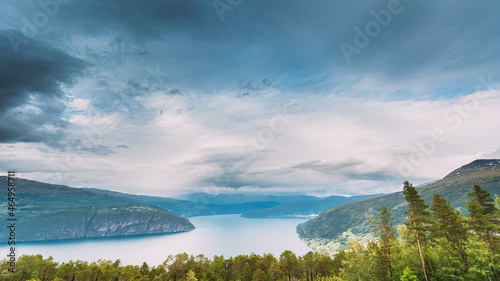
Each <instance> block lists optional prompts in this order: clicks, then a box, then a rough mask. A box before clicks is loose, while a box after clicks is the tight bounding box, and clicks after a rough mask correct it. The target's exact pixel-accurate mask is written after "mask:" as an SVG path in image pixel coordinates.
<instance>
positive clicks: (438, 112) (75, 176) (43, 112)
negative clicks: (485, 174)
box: [0, 0, 500, 196]
mask: <svg viewBox="0 0 500 281" xmlns="http://www.w3.org/2000/svg"><path fill="white" fill-rule="evenodd" d="M499 9H500V2H498V1H494V0H477V1H451V0H443V1H410V0H401V1H397V0H384V1H373V0H351V1H337V0H310V1H288V0H272V1H264V0H251V1H250V0H216V1H213V0H164V1H160V0H156V1H132V0H114V1H113V0H109V1H108V0H58V1H56V0H41V1H25V0H5V1H1V2H0V156H1V157H0V169H1V170H2V171H4V173H6V172H7V170H8V169H14V170H16V171H17V174H18V176H20V177H23V178H28V179H34V180H39V181H45V182H50V183H58V184H66V185H70V186H76V187H96V188H107V189H113V190H120V191H124V192H132V193H141V194H152V195H163V196H166V195H172V194H179V193H188V192H210V193H218V192H235V191H236V192H266V193H276V192H287V193H294V192H295V193H298V192H300V193H307V194H318V195H327V194H348V195H355V194H368V193H381V192H393V191H399V190H401V188H402V182H403V181H404V180H410V181H412V182H413V183H415V184H420V183H424V182H427V181H431V180H436V179H440V178H442V177H443V176H445V175H446V174H448V173H449V172H451V171H452V170H454V169H455V168H458V167H460V166H462V165H464V164H467V163H469V162H471V161H473V160H474V159H478V158H500V122H499V121H498V120H499V117H500V111H499V108H500V91H499V90H497V89H500V83H499V82H500V73H499V70H500V69H499V67H498V66H499V65H500V55H499V54H500V52H499V50H500V33H499V32H498V30H499V28H500V17H498V11H499Z"/></svg>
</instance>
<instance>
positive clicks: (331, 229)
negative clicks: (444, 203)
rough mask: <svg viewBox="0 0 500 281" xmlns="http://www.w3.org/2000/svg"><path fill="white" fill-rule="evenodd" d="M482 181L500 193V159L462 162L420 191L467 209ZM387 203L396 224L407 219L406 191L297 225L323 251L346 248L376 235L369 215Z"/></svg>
mask: <svg viewBox="0 0 500 281" xmlns="http://www.w3.org/2000/svg"><path fill="white" fill-rule="evenodd" d="M474 184H479V185H481V186H482V187H483V188H485V189H486V190H488V191H489V192H490V193H491V194H492V195H493V196H495V194H497V195H498V194H500V160H497V159H480V160H476V161H473V162H471V163H469V164H467V165H465V166H462V167H460V168H458V169H456V170H454V171H453V172H451V173H450V174H448V175H447V176H445V177H444V178H443V179H441V180H438V181H436V182H433V183H431V184H428V185H425V186H422V187H418V188H417V190H418V192H419V194H420V195H421V196H422V197H423V198H424V199H425V200H426V202H427V203H430V200H431V198H432V196H433V195H434V194H435V193H439V194H441V195H443V196H444V197H445V198H446V199H448V200H449V201H450V204H451V206H452V207H453V208H457V209H459V210H461V211H462V212H465V211H466V210H465V207H464V205H465V202H466V200H467V198H468V195H467V193H468V192H470V191H471V190H472V187H473V185H474ZM384 205H385V206H386V207H387V208H388V209H389V211H390V212H391V213H392V214H393V216H392V220H393V221H394V223H395V225H399V224H402V223H403V222H404V221H405V220H406V216H405V215H404V214H403V212H404V211H405V210H406V209H407V207H406V202H405V199H404V195H403V193H402V192H397V193H393V194H389V195H385V196H381V197H377V198H372V199H369V200H364V201H359V202H352V203H347V204H344V205H340V206H336V207H333V208H330V209H328V210H326V211H325V212H323V213H321V214H320V215H319V216H318V217H316V218H314V219H312V220H309V221H307V222H305V223H303V224H300V225H298V226H297V232H298V234H299V236H300V237H301V239H303V240H304V241H306V243H308V245H309V246H310V247H312V248H315V249H317V250H319V251H320V252H336V251H338V250H342V249H346V248H347V247H346V242H347V240H348V239H355V240H359V241H367V240H369V239H373V236H372V234H371V232H370V231H371V226H370V223H369V221H368V219H370V218H371V219H373V218H375V216H377V215H378V214H379V211H380V208H381V207H382V206H384Z"/></svg>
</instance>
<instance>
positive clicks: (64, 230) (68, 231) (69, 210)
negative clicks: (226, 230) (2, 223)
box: [0, 177, 194, 241]
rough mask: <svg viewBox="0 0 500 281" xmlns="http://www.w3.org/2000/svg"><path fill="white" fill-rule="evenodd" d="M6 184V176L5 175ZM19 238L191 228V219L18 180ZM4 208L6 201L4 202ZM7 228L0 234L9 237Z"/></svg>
mask: <svg viewBox="0 0 500 281" xmlns="http://www.w3.org/2000/svg"><path fill="white" fill-rule="evenodd" d="M0 184H1V185H3V186H7V177H0ZM15 202H16V208H17V209H16V210H15V215H16V218H17V221H16V226H17V228H16V232H17V233H16V240H17V241H37V240H55V239H74V238H87V237H105V236H122V235H141V234H156V233H170V232H181V231H189V230H192V229H194V226H193V225H192V224H191V223H190V222H189V220H188V219H186V218H182V217H179V216H177V215H175V214H172V213H171V212H168V211H167V210H164V209H162V208H159V207H155V206H151V205H147V204H140V203H138V202H137V201H133V200H129V199H125V198H120V197H117V196H112V195H106V194H102V193H98V192H93V191H89V190H83V189H79V188H72V187H68V186H63V185H53V184H47V183H42V182H37V181H31V180H26V179H19V178H18V179H16V199H15ZM1 207H2V208H3V210H6V209H7V201H6V200H4V202H1ZM6 231H7V229H6V228H0V235H1V236H3V237H7V232H6Z"/></svg>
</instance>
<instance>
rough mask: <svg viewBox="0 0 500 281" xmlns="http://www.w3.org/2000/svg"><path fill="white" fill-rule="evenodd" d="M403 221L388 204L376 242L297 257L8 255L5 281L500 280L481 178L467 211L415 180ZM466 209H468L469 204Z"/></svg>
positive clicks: (498, 227)
mask: <svg viewBox="0 0 500 281" xmlns="http://www.w3.org/2000/svg"><path fill="white" fill-rule="evenodd" d="M403 194H404V196H405V200H406V208H407V210H406V211H405V215H406V216H407V220H406V221H405V222H404V224H403V225H401V226H399V227H397V228H396V227H395V226H394V224H393V222H392V221H391V213H390V211H389V210H388V209H387V208H386V207H385V206H384V207H382V208H381V209H380V210H379V212H378V215H377V216H376V217H374V218H371V219H370V223H371V225H372V231H373V233H374V234H375V235H376V236H377V237H378V240H377V241H370V242H368V243H366V244H362V243H360V242H356V241H349V249H348V250H345V251H341V252H338V253H336V254H335V255H325V254H319V253H316V252H309V253H307V254H305V255H303V256H297V255H295V254H294V253H293V252H291V251H284V252H283V253H282V254H281V255H280V256H279V257H275V256H274V255H272V254H265V255H256V254H251V255H238V256H235V257H230V258H225V257H223V256H214V257H213V258H208V257H205V256H203V255H198V256H192V255H191V256H190V255H187V254H178V255H176V256H168V257H167V258H166V260H165V261H164V262H163V264H160V265H155V266H150V265H148V264H147V263H143V264H142V265H141V266H139V265H122V264H121V262H120V260H116V261H110V260H98V261H94V262H87V261H81V260H77V261H69V262H63V263H59V262H56V261H54V259H53V258H52V257H48V258H44V257H43V256H41V255H23V256H21V257H20V258H19V259H18V261H17V262H16V266H15V272H9V268H10V265H9V263H8V262H7V260H6V259H4V261H3V262H2V264H1V268H0V270H1V274H0V280H19V281H26V280H30V281H49V280H63V281H133V280H137V281H139V280H140V281H157V280H168V281H170V280H172V281H196V280H200V281H230V280H241V281H277V280H283V281H292V280H304V281H344V280H345V281H351V280H352V281H354V280H356V281H364V280H366V281H372V280H381V281H386V280H388V281H419V280H422V281H430V280H432V281H437V280H464V281H465V280H474V281H475V280H478V281H484V280H500V197H497V198H496V200H495V199H494V198H493V197H492V195H491V194H490V193H489V192H488V191H487V190H485V189H483V188H482V187H481V186H479V185H474V186H473V188H472V190H471V191H470V192H469V193H468V195H469V199H468V200H467V202H466V204H465V206H464V207H465V209H466V212H464V213H466V215H462V214H461V212H460V210H455V209H453V208H452V207H451V206H450V204H449V202H448V201H447V200H446V198H444V197H443V196H441V195H440V194H434V196H433V198H432V200H431V202H430V204H426V202H425V200H424V199H423V198H422V197H420V195H419V194H418V190H417V189H416V188H415V187H414V186H413V185H412V184H411V183H409V182H407V181H406V182H404V184H403ZM465 209H464V210H465Z"/></svg>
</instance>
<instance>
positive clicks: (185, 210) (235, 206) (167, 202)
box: [86, 188, 281, 217]
mask: <svg viewBox="0 0 500 281" xmlns="http://www.w3.org/2000/svg"><path fill="white" fill-rule="evenodd" d="M86 190H90V191H94V192H98V193H102V194H107V195H113V196H117V197H121V198H125V199H128V200H132V201H134V202H140V203H144V204H148V205H153V206H157V207H160V208H163V209H165V210H168V211H170V212H172V213H174V214H176V215H179V216H183V217H193V216H209V215H226V214H241V213H243V212H246V211H249V210H254V209H262V208H270V207H274V206H277V205H280V204H281V203H280V202H275V201H263V200H262V201H246V200H242V198H243V197H244V195H241V196H238V197H235V199H236V200H234V201H232V200H231V199H232V198H233V196H221V199H219V198H218V197H217V196H212V195H209V194H205V193H195V194H192V195H190V196H186V197H185V198H191V199H194V200H196V201H189V200H180V199H174V198H168V197H158V196H147V195H135V194H127V193H121V192H116V191H110V190H101V189H93V188H88V189H86ZM203 198H210V199H206V200H202V199H203ZM247 199H248V200H252V199H253V200H258V199H265V198H259V197H248V198H247Z"/></svg>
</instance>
